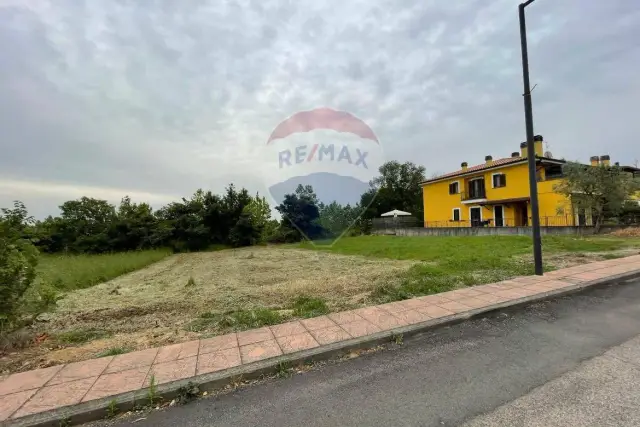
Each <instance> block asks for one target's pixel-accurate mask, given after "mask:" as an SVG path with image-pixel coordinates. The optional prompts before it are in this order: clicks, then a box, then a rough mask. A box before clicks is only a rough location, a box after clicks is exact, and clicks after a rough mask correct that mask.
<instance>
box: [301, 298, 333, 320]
mask: <svg viewBox="0 0 640 427" xmlns="http://www.w3.org/2000/svg"><path fill="white" fill-rule="evenodd" d="M327 313H329V307H327V303H326V302H325V301H324V300H323V299H322V298H313V297H306V296H302V297H298V298H297V299H296V300H295V302H294V303H293V315H294V316H297V317H306V318H309V317H317V316H321V315H323V314H327Z"/></svg>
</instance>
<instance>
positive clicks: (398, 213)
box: [380, 209, 411, 218]
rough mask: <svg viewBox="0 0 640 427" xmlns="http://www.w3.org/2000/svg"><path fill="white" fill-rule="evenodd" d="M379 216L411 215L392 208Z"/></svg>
mask: <svg viewBox="0 0 640 427" xmlns="http://www.w3.org/2000/svg"><path fill="white" fill-rule="evenodd" d="M380 216H392V217H394V218H396V217H398V216H411V214H410V213H409V212H405V211H399V210H398V209H394V210H392V211H389V212H385V213H383V214H382V215H380Z"/></svg>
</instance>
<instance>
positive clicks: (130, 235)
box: [109, 196, 158, 251]
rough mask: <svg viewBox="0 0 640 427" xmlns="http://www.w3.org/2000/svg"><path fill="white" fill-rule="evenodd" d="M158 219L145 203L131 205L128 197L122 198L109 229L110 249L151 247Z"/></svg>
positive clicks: (123, 249) (124, 249) (126, 249)
mask: <svg viewBox="0 0 640 427" xmlns="http://www.w3.org/2000/svg"><path fill="white" fill-rule="evenodd" d="M157 226H158V219H157V218H156V217H155V216H154V215H153V209H152V208H151V206H149V205H148V204H147V203H133V202H132V201H131V198H129V196H125V197H123V198H122V201H121V202H120V206H118V211H117V212H116V217H115V218H114V220H113V222H112V224H111V227H110V229H109V236H110V242H109V244H110V249H111V250H115V251H128V250H136V249H146V248H149V247H151V246H152V244H153V242H152V236H153V234H154V233H155V232H156V229H157Z"/></svg>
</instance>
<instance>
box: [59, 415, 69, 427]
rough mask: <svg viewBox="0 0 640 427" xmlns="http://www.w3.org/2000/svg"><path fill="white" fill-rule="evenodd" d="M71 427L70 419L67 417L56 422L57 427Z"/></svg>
mask: <svg viewBox="0 0 640 427" xmlns="http://www.w3.org/2000/svg"><path fill="white" fill-rule="evenodd" d="M70 425H71V419H69V417H67V418H63V419H61V420H60V421H59V422H58V427H69V426H70Z"/></svg>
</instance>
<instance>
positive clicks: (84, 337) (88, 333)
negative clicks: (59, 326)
mask: <svg viewBox="0 0 640 427" xmlns="http://www.w3.org/2000/svg"><path fill="white" fill-rule="evenodd" d="M108 336H109V333H108V332H106V331H101V330H98V329H79V330H74V331H67V332H62V333H60V334H58V335H57V336H56V338H57V339H58V341H60V342H61V343H64V344H83V343H85V342H88V341H93V340H97V339H100V338H104V337H108Z"/></svg>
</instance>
